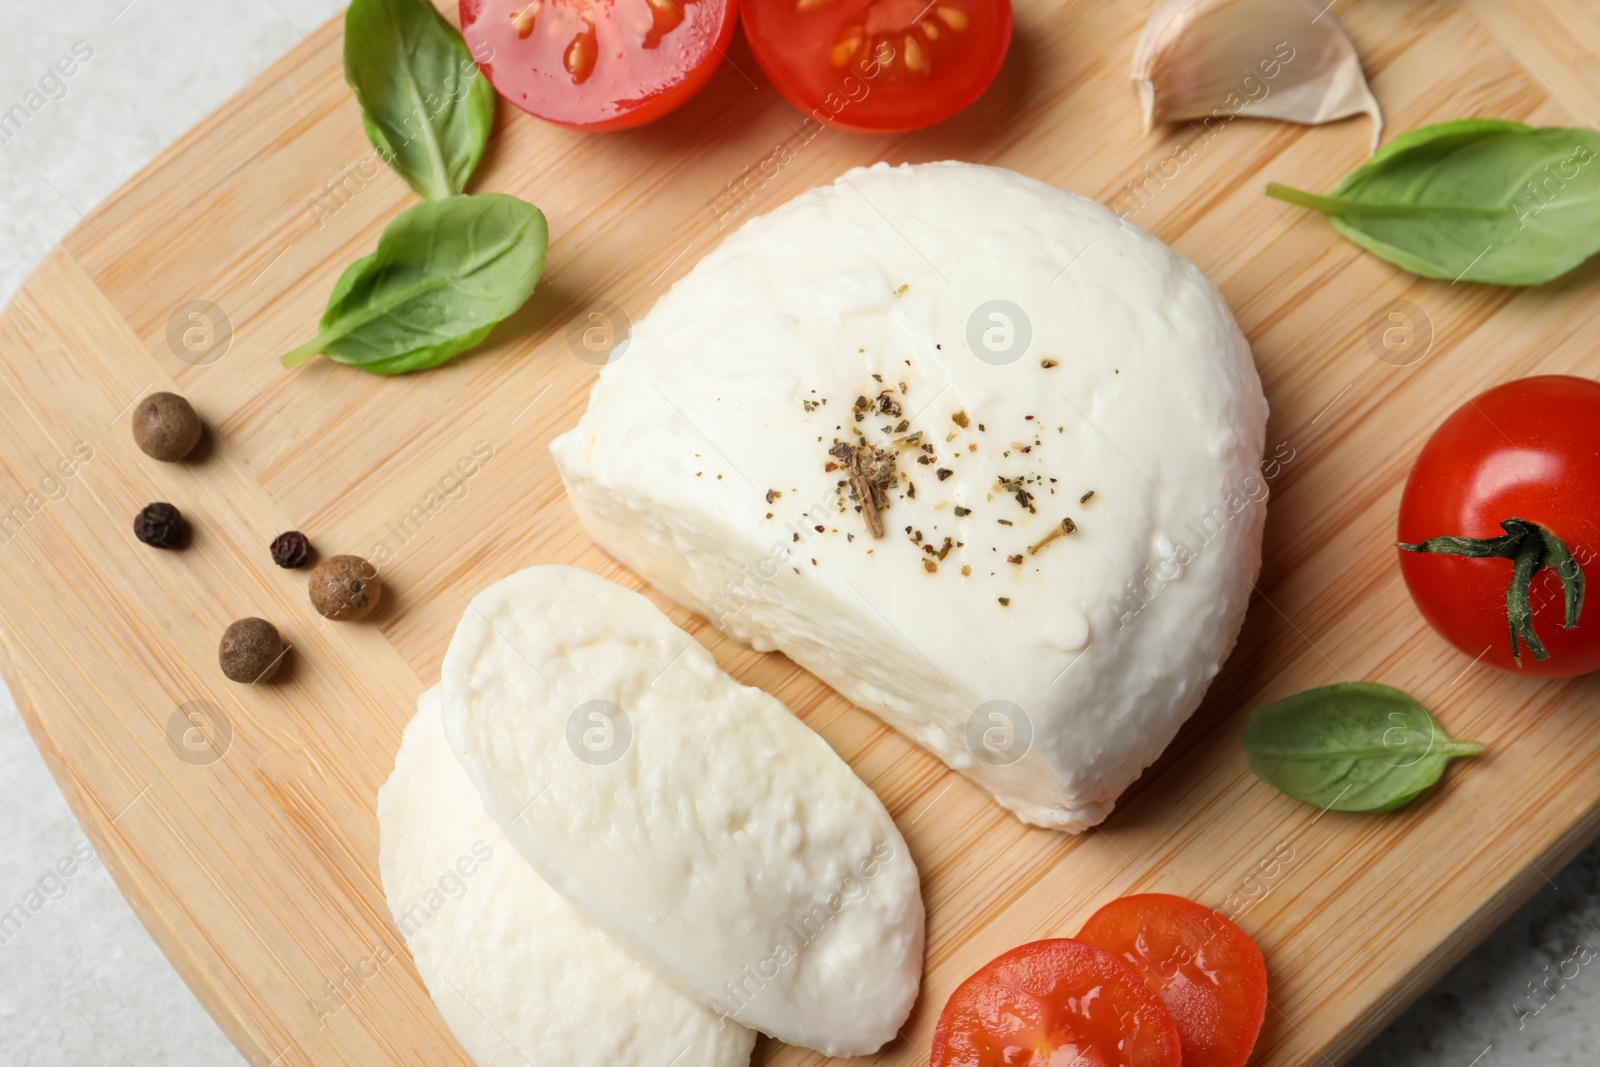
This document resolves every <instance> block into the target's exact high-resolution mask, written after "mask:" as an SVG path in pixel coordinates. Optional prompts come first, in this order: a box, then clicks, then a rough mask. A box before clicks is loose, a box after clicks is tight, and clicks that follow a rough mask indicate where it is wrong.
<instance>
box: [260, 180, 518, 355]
mask: <svg viewBox="0 0 1600 1067" xmlns="http://www.w3.org/2000/svg"><path fill="white" fill-rule="evenodd" d="M548 242H549V230H548V228H547V226H546V224H545V219H544V215H543V213H541V212H540V211H539V209H538V208H536V207H534V206H533V205H532V204H529V203H526V202H524V201H522V200H518V199H517V198H516V197H514V196H507V195H505V194H503V193H481V194H478V195H475V196H453V197H450V198H448V199H445V200H428V201H424V202H423V203H421V204H417V205H416V206H414V207H412V208H409V209H408V210H406V211H403V212H401V213H400V215H398V216H397V217H396V218H395V220H394V221H393V222H392V223H390V224H389V227H388V229H386V230H385V231H384V233H383V236H382V237H381V238H379V240H378V249H377V251H376V252H374V253H373V254H372V255H370V256H367V257H365V258H363V259H359V260H357V261H356V262H354V263H352V264H351V265H350V266H349V268H347V269H346V270H345V272H344V274H343V275H341V276H340V278H339V280H338V282H337V283H336V284H335V285H334V287H333V292H332V294H331V295H330V296H329V297H328V307H327V310H326V311H325V312H324V313H323V316H322V321H321V323H320V325H319V327H318V330H317V336H316V337H314V338H312V339H311V340H310V341H308V342H306V343H305V344H303V345H301V346H300V347H299V348H296V349H295V350H294V351H292V352H290V353H288V354H287V355H285V356H284V357H283V359H282V362H283V365H284V366H286V367H293V366H296V365H297V364H299V363H303V362H305V361H306V360H307V359H310V358H311V357H312V356H315V355H317V354H319V353H320V354H322V355H325V356H327V357H328V358H329V359H332V360H335V361H336V362H339V363H349V364H353V365H355V366H358V367H361V368H363V369H365V370H369V371H373V372H375V373H378V374H401V373H405V372H407V371H414V370H422V369H424V368H426V367H435V366H438V365H439V364H441V363H444V362H446V361H447V360H449V359H451V358H453V357H455V356H457V355H459V354H461V353H462V352H465V351H467V350H468V349H470V348H473V347H475V346H477V345H478V344H480V343H482V341H483V340H484V339H485V338H487V337H488V335H489V332H490V331H491V330H492V329H493V328H494V327H495V325H496V324H497V323H499V322H501V321H502V320H503V319H505V318H506V317H507V316H509V315H510V314H512V313H513V312H514V311H516V310H517V309H518V308H520V307H521V306H522V305H523V304H524V303H526V302H527V300H528V297H529V296H531V295H532V294H533V290H534V287H535V286H536V285H537V284H538V281H539V276H540V273H541V272H542V271H543V270H544V256H545V249H546V246H547V244H548Z"/></svg>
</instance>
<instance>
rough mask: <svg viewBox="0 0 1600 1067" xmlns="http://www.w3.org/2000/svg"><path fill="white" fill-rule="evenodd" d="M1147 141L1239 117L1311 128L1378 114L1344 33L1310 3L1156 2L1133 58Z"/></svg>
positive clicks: (1379, 128) (1377, 123) (1377, 125)
mask: <svg viewBox="0 0 1600 1067" xmlns="http://www.w3.org/2000/svg"><path fill="white" fill-rule="evenodd" d="M1133 65H1134V68H1135V69H1136V70H1137V72H1138V73H1137V74H1136V76H1135V77H1134V84H1135V86H1137V88H1138V90H1139V100H1140V102H1141V104H1142V105H1143V108H1144V128H1145V132H1146V133H1148V132H1150V130H1151V129H1153V128H1154V127H1155V126H1156V124H1158V123H1164V122H1181V121H1183V120H1185V119H1200V118H1205V119H1210V118H1216V119H1219V120H1221V121H1223V122H1227V121H1229V120H1231V119H1233V118H1236V117H1238V116H1240V115H1249V116H1252V117H1255V118H1271V119H1284V120H1286V121H1289V122H1299V123H1304V124H1306V125H1318V124H1320V123H1324V122H1332V121H1334V120H1335V119H1342V118H1348V117H1349V116H1351V115H1360V114H1367V115H1371V116H1372V121H1373V126H1374V129H1373V134H1372V146H1373V148H1374V149H1376V148H1377V145H1378V138H1379V136H1380V135H1381V133H1382V132H1383V112H1382V111H1381V110H1380V109H1379V107H1378V101H1377V100H1376V99H1375V98H1374V97H1373V95H1372V90H1371V89H1370V88H1369V87H1368V86H1367V79H1366V76H1365V75H1363V74H1362V72H1361V58H1360V57H1359V56H1358V55H1357V54H1356V48H1355V44H1354V43H1353V42H1352V41H1351V40H1350V36H1349V35H1348V34H1347V33H1345V31H1344V27H1343V26H1341V25H1339V23H1338V21H1337V20H1336V19H1335V18H1334V17H1333V15H1332V14H1331V13H1329V11H1328V9H1327V7H1326V6H1325V5H1324V4H1322V3H1319V2H1317V0H1163V2H1162V3H1160V4H1158V5H1157V6H1156V9H1155V10H1154V11H1153V12H1151V14H1150V19H1149V21H1148V22H1147V23H1146V24H1145V28H1144V32H1143V33H1142V34H1140V36H1139V44H1138V47H1137V48H1136V50H1135V51H1134V56H1133Z"/></svg>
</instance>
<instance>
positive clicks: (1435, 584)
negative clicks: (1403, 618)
mask: <svg viewBox="0 0 1600 1067" xmlns="http://www.w3.org/2000/svg"><path fill="white" fill-rule="evenodd" d="M1399 534H1400V549H1401V552H1400V570H1401V573H1403V574H1404V575H1405V579H1406V585H1407V587H1409V588H1410V590H1411V597H1412V599H1413V600H1415V601H1416V603H1417V607H1418V608H1419V609H1420V610H1421V611H1422V615H1423V617H1424V618H1425V619H1427V620H1428V624H1429V625H1431V626H1432V627H1433V628H1434V629H1435V630H1437V631H1438V632H1439V633H1440V634H1441V635H1442V636H1443V637H1444V638H1445V640H1447V641H1449V642H1450V643H1451V644H1452V645H1455V646H1456V648H1458V649H1460V650H1461V651H1462V652H1463V653H1465V654H1466V655H1468V656H1472V657H1479V656H1481V657H1482V658H1483V659H1484V661H1485V662H1486V663H1490V664H1493V665H1494V666H1496V667H1501V668H1503V669H1505V670H1509V671H1521V672H1522V673H1524V674H1530V675H1538V676H1542V677H1552V678H1557V677H1569V676H1571V675H1576V674H1587V673H1588V672H1590V671H1593V670H1597V669H1600V619H1594V618H1587V617H1585V616H1584V614H1583V594H1584V584H1585V576H1586V572H1587V573H1592V572H1593V570H1594V566H1595V560H1596V557H1597V554H1600V382H1594V381H1591V380H1589V379H1587V378H1571V377H1563V376H1555V375H1550V376H1544V377H1537V378H1523V379H1521V380H1520V381H1514V382H1507V383H1506V384H1505V385H1500V386H1496V387H1495V388H1493V389H1491V390H1489V391H1488V392H1487V393H1484V394H1482V395H1481V396H1478V397H1475V398H1473V399H1472V400H1470V401H1468V402H1467V403H1466V404H1464V405H1463V406H1462V407H1460V408H1459V409H1457V410H1456V412H1455V413H1454V414H1452V415H1451V416H1450V417H1449V418H1448V419H1446V420H1445V421H1444V423H1443V424H1442V425H1441V426H1440V427H1439V429H1438V430H1436V431H1434V434H1433V436H1432V437H1430V438H1429V439H1428V443H1427V444H1425V445H1424V446H1423V447H1422V454H1421V455H1420V456H1418V457H1417V462H1416V465H1415V466H1414V467H1412V468H1411V476H1410V477H1409V478H1407V479H1406V488H1405V493H1404V495H1403V496H1402V497H1401V498H1400V528H1399Z"/></svg>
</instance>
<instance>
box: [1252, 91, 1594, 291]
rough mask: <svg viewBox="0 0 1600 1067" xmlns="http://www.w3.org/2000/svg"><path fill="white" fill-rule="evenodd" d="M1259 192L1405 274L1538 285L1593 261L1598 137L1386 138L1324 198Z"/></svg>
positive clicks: (1481, 130) (1463, 133)
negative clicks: (1316, 218)
mask: <svg viewBox="0 0 1600 1067" xmlns="http://www.w3.org/2000/svg"><path fill="white" fill-rule="evenodd" d="M1267 195H1268V196H1273V197H1277V198H1278V199H1280V200H1287V201H1288V202H1290V203H1292V204H1298V205H1300V206H1301V207H1307V208H1310V209H1312V210H1313V211H1320V212H1322V213H1323V214H1325V215H1327V216H1328V219H1329V221H1330V222H1331V223H1332V225H1333V228H1334V229H1335V230H1337V231H1338V232H1339V233H1341V234H1343V235H1344V236H1345V237H1347V238H1349V239H1350V240H1352V241H1354V242H1355V243H1356V244H1358V245H1361V246H1362V247H1363V248H1365V249H1367V250H1368V251H1370V252H1372V253H1374V254H1376V255H1378V256H1382V257H1383V258H1384V259H1386V260H1388V261H1389V262H1391V263H1394V264H1396V265H1397V266H1400V267H1404V268H1405V269H1406V270H1408V271H1411V272H1412V273H1413V274H1420V275H1422V276H1423V277H1426V278H1444V279H1448V280H1449V281H1452V282H1454V281H1469V282H1485V283H1489V284H1494V285H1539V284H1541V283H1543V282H1547V281H1549V280H1551V279H1552V278H1557V277H1560V276H1561V275H1563V274H1565V273H1567V272H1568V271H1570V270H1572V269H1573V268H1574V267H1576V266H1578V265H1579V264H1581V263H1583V262H1584V261H1585V260H1587V259H1588V258H1589V257H1590V256H1592V255H1594V254H1595V253H1596V252H1600V133H1597V132H1596V131H1595V130H1590V129H1568V128H1564V127H1559V126H1546V127H1542V128H1538V129H1535V128H1533V127H1531V126H1524V125H1523V124H1522V123H1520V122H1499V121H1496V120H1492V119H1468V120H1465V121H1462V122H1446V123H1443V124H1440V125H1437V126H1427V127H1424V128H1423V129H1420V130H1416V131H1414V132H1412V133H1408V134H1406V135H1405V136H1403V137H1398V138H1396V139H1395V140H1394V141H1393V142H1391V143H1390V144H1389V145H1387V146H1386V147H1384V148H1383V149H1381V150H1380V151H1379V152H1378V153H1377V154H1376V155H1374V156H1373V157H1372V158H1371V159H1369V160H1368V161H1367V162H1366V164H1365V165H1364V166H1362V167H1361V168H1359V169H1358V170H1356V171H1355V172H1354V173H1352V174H1351V175H1350V176H1349V177H1348V178H1346V179H1345V180H1344V181H1342V182H1340V183H1339V186H1338V188H1336V189H1334V191H1333V192H1332V193H1331V194H1330V195H1328V196H1317V195H1315V194H1313V193H1306V192H1301V191H1300V190H1298V189H1290V188H1287V187H1286V186H1282V185H1278V184H1277V183H1273V184H1271V185H1268V186H1267Z"/></svg>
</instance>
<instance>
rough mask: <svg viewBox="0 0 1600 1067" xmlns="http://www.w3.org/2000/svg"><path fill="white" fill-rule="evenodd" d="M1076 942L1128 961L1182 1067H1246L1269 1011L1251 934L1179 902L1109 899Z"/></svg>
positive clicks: (1149, 897) (1160, 896)
mask: <svg viewBox="0 0 1600 1067" xmlns="http://www.w3.org/2000/svg"><path fill="white" fill-rule="evenodd" d="M1078 937H1079V938H1080V939H1082V940H1084V941H1087V942H1089V943H1091V944H1094V945H1099V946H1100V947H1101V948H1103V949H1108V950H1109V951H1111V952H1114V953H1116V954H1117V956H1119V957H1120V958H1122V959H1124V960H1126V961H1127V962H1128V963H1129V964H1130V965H1131V966H1132V967H1133V969H1134V970H1135V971H1137V972H1138V973H1139V974H1140V975H1141V976H1143V978H1144V982H1145V985H1146V986H1148V987H1149V989H1150V991H1151V992H1153V993H1155V994H1156V995H1157V996H1159V997H1160V998H1161V1000H1162V1003H1164V1004H1165V1005H1166V1006H1167V1011H1168V1012H1170V1013H1171V1015H1172V1020H1173V1022H1174V1023H1175V1024H1176V1025H1177V1028H1178V1036H1179V1037H1180V1038H1181V1039H1182V1041H1183V1067H1244V1064H1245V1061H1247V1060H1249V1058H1250V1051H1251V1050H1252V1049H1253V1048H1255V1044H1256V1037H1257V1035H1259V1034H1260V1032H1261V1023H1262V1020H1263V1019H1264V1018H1265V1017H1266V1011H1267V966H1266V961H1265V960H1263V959H1262V958H1261V950H1260V949H1259V948H1257V947H1256V943H1255V942H1254V941H1252V940H1251V939H1250V935H1249V934H1246V933H1245V932H1244V931H1243V930H1241V929H1239V927H1238V926H1237V925H1235V924H1234V923H1233V922H1232V921H1231V920H1230V919H1228V918H1227V917H1226V916H1224V915H1223V914H1222V913H1221V912H1218V911H1214V910H1213V909H1211V908H1208V907H1205V906H1204V905H1201V904H1196V903H1195V902H1194V901H1192V900H1187V899H1185V898H1183V897H1176V896H1171V895H1168V894H1166V893H1141V894H1139V895H1136V896H1131V897H1123V898H1122V899H1120V900H1114V901H1112V902H1111V903H1110V904H1107V905H1106V906H1105V907H1103V908H1101V909H1100V910H1099V911H1097V912H1095V913H1094V915H1093V916H1091V917H1090V919H1089V921H1088V922H1087V923H1085V924H1084V927H1083V930H1082V931H1081V932H1080V933H1079V934H1078Z"/></svg>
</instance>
